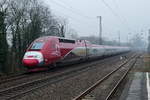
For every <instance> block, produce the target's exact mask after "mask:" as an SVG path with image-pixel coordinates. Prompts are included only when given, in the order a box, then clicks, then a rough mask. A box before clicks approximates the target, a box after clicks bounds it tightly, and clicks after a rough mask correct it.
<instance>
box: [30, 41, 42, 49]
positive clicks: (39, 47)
mask: <svg viewBox="0 0 150 100" xmlns="http://www.w3.org/2000/svg"><path fill="white" fill-rule="evenodd" d="M43 45H44V43H43V42H35V43H33V44H32V46H31V48H30V49H31V50H40V49H42V47H43Z"/></svg>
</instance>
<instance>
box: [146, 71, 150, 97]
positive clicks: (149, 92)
mask: <svg viewBox="0 0 150 100" xmlns="http://www.w3.org/2000/svg"><path fill="white" fill-rule="evenodd" d="M146 79H147V82H146V83H147V94H148V100H150V86H149V75H148V72H147V73H146Z"/></svg>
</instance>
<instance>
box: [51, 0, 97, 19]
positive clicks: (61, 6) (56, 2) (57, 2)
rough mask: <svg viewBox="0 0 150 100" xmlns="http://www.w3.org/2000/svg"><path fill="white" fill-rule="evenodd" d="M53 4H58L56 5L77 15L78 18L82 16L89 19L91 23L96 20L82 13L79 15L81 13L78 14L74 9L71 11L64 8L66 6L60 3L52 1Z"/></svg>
mask: <svg viewBox="0 0 150 100" xmlns="http://www.w3.org/2000/svg"><path fill="white" fill-rule="evenodd" d="M51 2H52V3H54V4H56V5H58V6H60V7H62V8H64V9H66V10H68V11H70V12H71V13H73V14H75V15H78V16H80V17H83V18H86V19H88V20H89V21H90V20H93V19H94V18H91V17H89V16H86V15H83V14H81V13H79V12H76V11H74V10H73V9H70V8H68V7H67V6H64V5H62V4H60V3H58V2H56V1H54V0H51Z"/></svg>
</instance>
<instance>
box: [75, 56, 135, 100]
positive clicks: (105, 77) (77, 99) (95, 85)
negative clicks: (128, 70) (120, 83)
mask: <svg viewBox="0 0 150 100" xmlns="http://www.w3.org/2000/svg"><path fill="white" fill-rule="evenodd" d="M135 56H136V55H134V56H132V57H131V58H130V59H128V60H126V61H125V62H124V63H122V64H120V65H119V67H117V68H116V69H115V70H113V71H111V72H110V73H109V74H107V75H105V76H104V77H103V78H102V79H100V80H98V81H97V82H96V83H95V84H93V85H92V86H90V87H89V88H88V89H86V90H85V91H84V92H82V93H81V94H80V95H78V96H77V97H75V98H74V99H73V100H81V99H82V98H84V97H85V96H86V95H87V94H89V93H90V92H91V91H92V90H94V89H95V88H96V87H97V86H99V85H100V84H101V83H102V82H103V81H105V80H106V79H108V78H109V76H111V75H112V74H113V73H115V72H116V71H117V70H119V69H120V68H121V67H122V66H124V65H125V64H126V63H127V62H128V61H130V60H131V59H133V58H134V57H135Z"/></svg>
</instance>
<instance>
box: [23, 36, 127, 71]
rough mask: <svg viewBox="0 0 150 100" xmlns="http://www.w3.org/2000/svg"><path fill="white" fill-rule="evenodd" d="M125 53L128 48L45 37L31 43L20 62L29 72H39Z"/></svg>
mask: <svg viewBox="0 0 150 100" xmlns="http://www.w3.org/2000/svg"><path fill="white" fill-rule="evenodd" d="M127 51H129V47H117V46H105V45H95V44H91V43H90V42H89V41H86V40H71V39H66V38H62V37H56V36H46V37H40V38H38V39H36V40H35V41H33V42H32V43H31V45H30V46H29V47H28V49H27V51H26V53H25V55H24V57H23V60H22V62H23V65H24V66H26V67H27V68H28V69H29V70H30V71H40V70H45V69H46V68H49V67H52V66H53V65H57V64H58V63H59V64H63V63H69V62H77V61H80V60H86V59H92V58H97V57H102V56H110V55H114V54H118V53H123V52H127Z"/></svg>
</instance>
